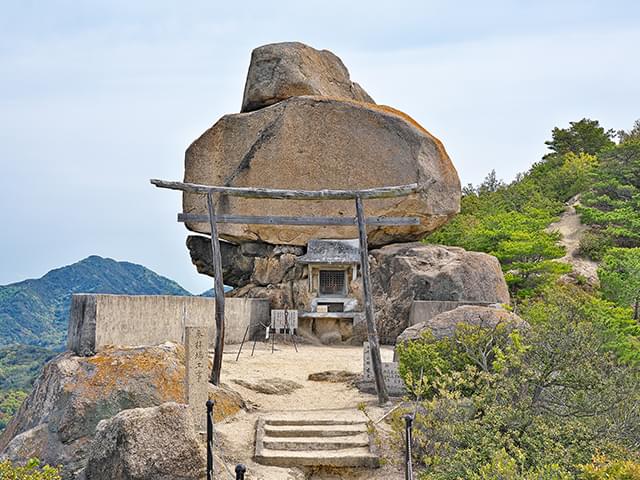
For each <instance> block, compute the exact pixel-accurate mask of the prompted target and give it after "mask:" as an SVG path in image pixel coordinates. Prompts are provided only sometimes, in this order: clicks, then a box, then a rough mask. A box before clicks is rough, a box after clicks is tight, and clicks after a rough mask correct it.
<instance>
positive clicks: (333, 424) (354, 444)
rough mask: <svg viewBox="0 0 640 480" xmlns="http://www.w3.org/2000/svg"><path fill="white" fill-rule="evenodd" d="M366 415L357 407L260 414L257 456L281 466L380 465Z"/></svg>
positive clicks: (263, 462)
mask: <svg viewBox="0 0 640 480" xmlns="http://www.w3.org/2000/svg"><path fill="white" fill-rule="evenodd" d="M367 421H368V419H367V417H366V415H364V413H362V412H360V411H358V410H307V411H289V412H274V413H271V414H268V415H265V416H262V417H259V419H258V423H257V427H256V450H255V460H256V461H257V462H259V463H262V464H264V465H273V466H281V467H296V466H331V467H367V468H376V467H378V466H379V458H378V456H377V455H376V454H375V453H374V452H373V451H372V442H371V437H370V435H369V433H368V430H367Z"/></svg>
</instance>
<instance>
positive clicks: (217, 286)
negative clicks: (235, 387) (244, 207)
mask: <svg viewBox="0 0 640 480" xmlns="http://www.w3.org/2000/svg"><path fill="white" fill-rule="evenodd" d="M207 209H208V211H209V226H210V228H211V259H212V262H213V275H214V294H215V299H216V314H215V321H216V340H215V346H214V347H215V348H214V351H213V368H212V369H211V383H213V384H214V385H220V371H221V370H222V352H223V351H224V282H223V278H222V256H221V252H220V241H219V240H218V225H217V221H216V220H217V219H216V209H215V204H214V202H213V193H211V192H209V193H208V194H207Z"/></svg>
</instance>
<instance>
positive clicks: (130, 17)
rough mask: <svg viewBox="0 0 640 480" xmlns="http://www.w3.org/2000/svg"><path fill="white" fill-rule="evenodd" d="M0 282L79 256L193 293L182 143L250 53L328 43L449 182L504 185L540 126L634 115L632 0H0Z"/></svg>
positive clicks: (639, 68) (637, 28) (637, 6)
mask: <svg viewBox="0 0 640 480" xmlns="http://www.w3.org/2000/svg"><path fill="white" fill-rule="evenodd" d="M0 6H1V7H2V9H1V10H0V179H1V180H2V183H1V185H2V187H1V189H0V205H2V206H1V207H0V212H1V216H0V220H1V223H0V284H4V283H10V282H14V281H18V280H22V279H24V278H27V277H37V276H40V275H42V274H44V273H45V272H46V271H47V270H49V269H51V268H54V267H58V266H61V265H64V264H69V263H73V262H75V261H77V260H79V259H81V258H84V257H86V256H88V255H91V254H97V255H102V256H108V257H112V258H115V259H118V260H128V261H132V262H136V263H142V264H143V265H145V266H148V267H149V268H152V269H153V270H155V271H156V272H158V273H160V274H163V275H167V276H169V277H171V278H173V279H175V280H177V281H178V282H179V283H181V284H182V285H183V286H184V287H185V288H187V289H189V290H192V291H194V292H199V291H201V290H205V289H207V288H210V286H211V285H210V284H211V281H210V280H209V279H207V278H205V277H202V276H200V275H198V274H197V273H196V272H195V269H194V268H193V267H192V266H191V263H190V260H189V256H188V253H187V250H186V248H185V247H184V240H185V236H186V231H185V230H184V228H183V227H182V225H179V224H178V223H176V222H175V214H176V213H177V212H178V210H179V209H180V201H179V200H180V199H179V195H178V194H177V193H171V192H166V191H160V190H157V189H154V188H152V187H151V186H150V185H149V184H148V179H149V178H151V177H159V178H166V179H180V178H181V177H182V166H183V158H184V150H185V148H186V147H187V146H188V145H189V143H190V142H191V141H192V140H194V139H195V138H196V137H197V136H198V135H199V134H200V133H201V132H203V131H204V130H205V129H206V128H208V127H209V126H210V125H212V124H213V123H214V122H215V121H216V120H217V119H218V118H219V117H220V116H222V115H223V114H225V113H230V112H237V111H238V110H239V107H240V103H241V99H242V91H243V86H244V77H245V74H246V69H247V66H248V62H249V55H250V52H251V49H252V48H254V47H256V46H258V45H261V44H264V43H271V42H277V41H291V40H297V41H302V42H305V43H307V44H309V45H312V46H314V47H316V48H327V49H330V50H332V51H333V52H334V53H336V54H337V55H338V56H340V57H341V58H342V59H343V60H344V62H345V64H346V65H347V67H348V68H349V69H350V71H351V74H352V78H353V79H354V80H356V81H358V82H359V83H360V84H361V85H362V86H363V87H364V88H365V89H366V90H367V91H368V92H369V93H370V94H371V95H372V96H373V98H374V99H375V100H376V101H377V102H379V103H384V104H387V105H391V106H394V107H396V108H399V109H401V110H404V111H405V112H407V113H409V114H410V115H412V116H413V117H414V118H416V119H417V120H418V121H419V122H420V123H422V124H423V125H424V126H425V127H426V128H427V129H428V130H430V131H431V132H432V133H434V134H435V135H436V136H438V137H439V138H440V139H442V141H443V142H444V144H445V146H446V148H447V150H448V152H449V154H450V156H451V158H452V159H453V161H454V163H455V165H456V167H457V168H458V171H459V173H460V177H461V178H462V180H463V182H464V183H467V182H474V183H477V182H479V181H481V180H482V178H483V177H484V175H485V174H486V173H487V172H488V171H489V170H491V169H492V168H495V169H496V170H497V172H498V175H499V176H500V177H502V178H504V179H506V180H509V179H511V178H513V176H514V175H515V174H516V173H517V172H520V171H524V170H526V169H527V168H528V167H529V166H530V165H531V163H533V162H534V161H536V160H538V159H539V158H540V156H541V155H542V154H543V153H544V143H543V142H544V141H545V140H546V139H548V138H549V132H550V130H551V128H552V127H553V126H556V125H557V126H566V125H567V123H568V122H569V121H571V120H579V119H580V118H582V117H590V118H596V119H599V120H600V121H601V122H602V123H603V124H604V125H605V126H607V127H608V128H615V129H620V128H629V127H630V126H631V125H632V123H633V121H634V120H636V119H637V118H640V62H638V50H639V46H640V2H635V1H631V0H629V1H615V0H610V1H604V0H603V1H535V2H534V1H529V2H525V1H490V0H489V1H483V2H477V1H458V2H445V1H440V2H432V1H422V2H420V1H413V2H409V1H402V0H396V1H394V2H372V1H355V0H351V1H349V2H345V1H323V2H314V1H304V2H301V1H298V2H282V1H280V2H277V1H275V2H269V1H264V0H263V1H259V2H258V1H244V2H216V1H213V0H209V1H182V2H178V1H167V0H148V1H147V0H145V1H143V0H136V1H131V0H129V1H123V0H116V1H114V0H110V1H82V2H80V1H77V0H75V1H71V0H68V1H62V0H51V1H32V0H31V1H29V0H15V1H7V0H2V1H1V2H0Z"/></svg>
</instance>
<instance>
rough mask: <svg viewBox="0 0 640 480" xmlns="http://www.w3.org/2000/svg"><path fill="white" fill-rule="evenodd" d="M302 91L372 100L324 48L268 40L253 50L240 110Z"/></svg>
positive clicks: (248, 110)
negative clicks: (267, 43) (266, 43)
mask: <svg viewBox="0 0 640 480" xmlns="http://www.w3.org/2000/svg"><path fill="white" fill-rule="evenodd" d="M302 95H321V96H325V97H332V98H340V99H347V100H356V101H360V102H368V103H374V101H373V99H372V98H371V97H370V96H369V95H368V94H367V92H365V91H364V90H363V89H362V87H361V86H360V85H358V84H357V83H354V82H352V81H351V79H350V78H349V71H348V70H347V68H346V67H345V66H344V64H343V63H342V61H341V60H340V59H339V58H338V57H337V56H336V55H334V54H333V53H331V52H330V51H328V50H316V49H315V48H311V47H309V46H308V45H305V44H303V43H299V42H283V43H272V44H269V45H263V46H261V47H258V48H256V49H255V50H253V52H252V53H251V64H250V65H249V72H248V73H247V81H246V84H245V87H244V98H243V99H242V110H241V111H242V112H250V111H252V110H257V109H259V108H263V107H268V106H269V105H273V104H274V103H277V102H280V101H282V100H285V99H287V98H289V97H299V96H302Z"/></svg>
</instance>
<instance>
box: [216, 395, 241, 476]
mask: <svg viewBox="0 0 640 480" xmlns="http://www.w3.org/2000/svg"><path fill="white" fill-rule="evenodd" d="M213 405H214V402H213V400H207V480H213V478H214V476H213ZM228 471H229V469H227V472H228ZM245 473H247V467H245V466H244V465H242V464H241V463H240V464H238V465H236V480H244V474H245Z"/></svg>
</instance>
